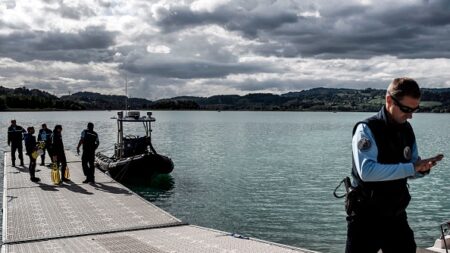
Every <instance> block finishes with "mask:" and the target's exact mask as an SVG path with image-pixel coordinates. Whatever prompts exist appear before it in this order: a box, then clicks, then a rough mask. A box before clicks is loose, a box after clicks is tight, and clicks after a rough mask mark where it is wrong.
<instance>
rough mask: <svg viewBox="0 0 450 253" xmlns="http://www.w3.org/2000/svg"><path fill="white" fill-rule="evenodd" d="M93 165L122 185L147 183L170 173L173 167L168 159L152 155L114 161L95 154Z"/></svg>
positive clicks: (100, 154)
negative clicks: (155, 177)
mask: <svg viewBox="0 0 450 253" xmlns="http://www.w3.org/2000/svg"><path fill="white" fill-rule="evenodd" d="M95 163H96V166H97V167H98V168H99V169H100V170H102V171H105V172H106V173H108V174H109V175H110V176H111V177H112V178H113V179H114V180H116V181H119V182H122V183H148V182H150V181H151V179H152V178H153V177H154V176H155V175H157V174H168V173H170V172H172V170H173V167H174V165H173V162H172V160H171V159H170V158H169V157H167V156H163V155H159V154H152V153H149V154H141V155H135V156H130V157H127V158H123V159H114V158H110V157H107V156H105V155H104V154H102V153H97V154H96V155H95Z"/></svg>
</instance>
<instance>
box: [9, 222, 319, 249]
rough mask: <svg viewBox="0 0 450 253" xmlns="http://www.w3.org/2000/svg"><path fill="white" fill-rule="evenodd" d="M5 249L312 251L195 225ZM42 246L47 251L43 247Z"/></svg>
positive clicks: (81, 237) (19, 245)
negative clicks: (240, 236) (244, 237)
mask: <svg viewBox="0 0 450 253" xmlns="http://www.w3.org/2000/svg"><path fill="white" fill-rule="evenodd" d="M4 246H5V247H6V252H8V253H22V252H55V253H56V252H58V253H59V252H61V251H63V252H93V253H100V252H155V253H160V252H171V253H176V252H180V253H216V252H217V253H219V252H220V253H223V252H233V253H253V252H255V253H300V252H303V253H312V252H313V251H308V250H302V249H298V248H293V247H286V246H282V245H278V244H272V243H269V242H265V241H260V240H254V239H251V238H250V239H238V238H235V237H232V236H230V235H229V234H227V233H224V232H221V231H216V230H210V229H205V228H201V227H196V226H179V227H170V228H159V229H149V230H140V231H133V232H120V233H114V234H107V235H95V236H80V237H74V238H64V239H54V240H48V241H39V242H30V243H21V244H11V245H4ZM43 249H45V250H46V251H43Z"/></svg>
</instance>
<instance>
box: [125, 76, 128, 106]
mask: <svg viewBox="0 0 450 253" xmlns="http://www.w3.org/2000/svg"><path fill="white" fill-rule="evenodd" d="M125 111H128V78H127V75H126V74H125Z"/></svg>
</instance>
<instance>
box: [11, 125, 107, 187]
mask: <svg viewBox="0 0 450 253" xmlns="http://www.w3.org/2000/svg"><path fill="white" fill-rule="evenodd" d="M62 130H63V128H62V126H61V125H55V127H54V129H53V131H52V130H50V129H48V128H47V124H45V123H44V124H42V128H41V129H40V130H39V133H38V136H37V140H36V136H34V134H35V129H34V127H33V126H30V127H27V130H26V131H25V129H24V128H23V127H21V126H19V125H17V122H16V120H15V119H13V120H11V125H10V126H9V127H8V146H10V147H11V164H12V166H13V167H15V166H16V152H17V153H18V158H19V160H20V166H22V167H24V159H23V142H25V151H26V155H28V157H29V159H30V164H29V166H28V170H29V173H30V180H31V181H32V182H39V181H40V178H38V177H36V160H37V158H38V156H39V155H40V156H41V163H40V165H41V166H45V153H46V151H47V154H48V156H49V157H50V160H51V164H53V165H56V166H57V167H58V168H60V170H61V173H60V176H61V179H60V180H58V181H59V183H63V182H70V179H69V178H68V176H67V175H68V173H66V169H67V159H66V154H65V152H64V143H63V138H62ZM99 144H100V141H99V138H98V134H97V133H96V132H95V131H94V124H93V123H92V122H89V123H88V124H87V129H84V130H83V131H82V132H81V137H80V140H79V142H78V146H77V153H78V154H80V147H81V146H83V154H82V158H81V163H82V167H83V172H84V175H85V176H86V180H84V181H83V183H95V177H94V172H95V167H94V166H95V165H94V161H95V150H96V149H97V147H98V146H99ZM51 164H49V165H51Z"/></svg>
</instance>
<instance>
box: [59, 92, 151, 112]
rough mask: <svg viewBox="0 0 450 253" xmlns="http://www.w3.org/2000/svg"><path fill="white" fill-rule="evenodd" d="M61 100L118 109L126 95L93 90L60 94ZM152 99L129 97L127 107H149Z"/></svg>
mask: <svg viewBox="0 0 450 253" xmlns="http://www.w3.org/2000/svg"><path fill="white" fill-rule="evenodd" d="M60 99H61V100H63V101H73V102H78V103H81V104H82V105H84V106H86V108H89V109H92V110H120V109H125V108H126V105H125V104H126V96H117V95H103V94H100V93H94V92H77V93H74V94H72V95H69V96H62V97H61V98H60ZM151 104H152V101H150V100H147V99H143V98H129V99H128V101H127V106H128V108H133V109H135V110H139V109H148V108H150V106H151Z"/></svg>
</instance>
